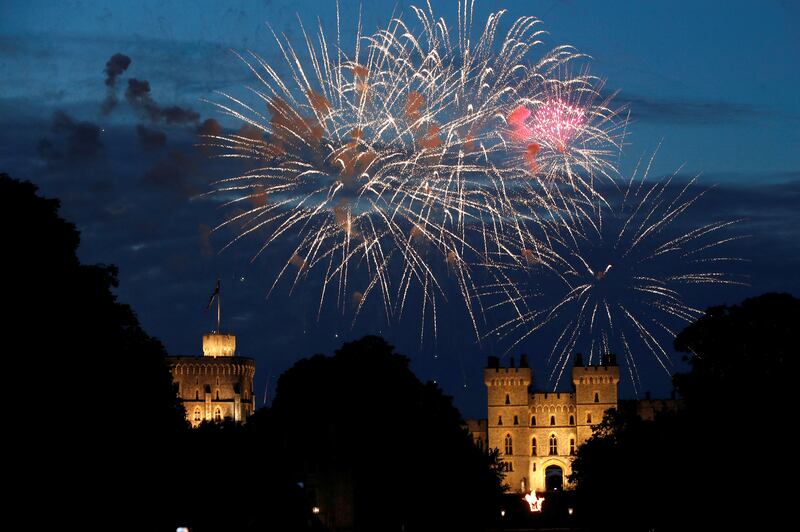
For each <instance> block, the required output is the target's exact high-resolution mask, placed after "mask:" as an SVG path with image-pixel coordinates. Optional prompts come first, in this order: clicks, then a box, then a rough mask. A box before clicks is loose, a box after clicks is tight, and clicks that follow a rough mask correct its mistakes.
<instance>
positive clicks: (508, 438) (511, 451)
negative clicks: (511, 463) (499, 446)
mask: <svg viewBox="0 0 800 532" xmlns="http://www.w3.org/2000/svg"><path fill="white" fill-rule="evenodd" d="M505 448H506V449H505V451H506V454H514V446H513V444H512V441H511V434H506V439H505Z"/></svg>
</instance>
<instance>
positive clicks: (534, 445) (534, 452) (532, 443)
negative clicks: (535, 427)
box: [531, 438, 536, 456]
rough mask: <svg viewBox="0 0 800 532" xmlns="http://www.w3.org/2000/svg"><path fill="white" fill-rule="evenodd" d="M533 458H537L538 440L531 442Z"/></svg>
mask: <svg viewBox="0 0 800 532" xmlns="http://www.w3.org/2000/svg"><path fill="white" fill-rule="evenodd" d="M531 456H536V438H534V439H532V440H531Z"/></svg>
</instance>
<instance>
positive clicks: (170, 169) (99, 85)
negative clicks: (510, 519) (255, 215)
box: [0, 0, 800, 417]
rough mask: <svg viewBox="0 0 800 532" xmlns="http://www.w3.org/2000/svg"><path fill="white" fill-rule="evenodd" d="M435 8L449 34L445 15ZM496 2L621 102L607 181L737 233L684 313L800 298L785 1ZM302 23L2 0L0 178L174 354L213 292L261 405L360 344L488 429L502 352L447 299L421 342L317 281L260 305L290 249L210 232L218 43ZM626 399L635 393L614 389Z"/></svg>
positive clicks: (227, 77) (220, 5)
mask: <svg viewBox="0 0 800 532" xmlns="http://www.w3.org/2000/svg"><path fill="white" fill-rule="evenodd" d="M410 4H411V3H409V2H394V1H365V2H364V5H365V6H366V8H365V9H364V14H363V19H364V22H363V24H364V28H365V32H371V31H372V30H374V29H376V28H377V27H378V26H379V25H383V24H385V23H386V22H387V20H388V18H389V16H390V14H391V12H392V11H393V10H394V11H395V12H396V13H398V14H405V15H410V9H409V5H410ZM432 4H433V6H434V10H435V11H436V13H437V14H438V15H440V16H443V17H445V18H446V19H447V20H448V22H449V24H450V25H451V26H454V25H455V17H456V11H455V2H432ZM696 4H702V5H696ZM498 9H508V14H507V15H506V16H505V21H506V24H505V25H504V27H507V26H508V24H509V23H510V22H511V21H513V20H514V19H515V18H516V17H518V16H523V15H534V16H537V17H539V18H541V19H543V20H544V23H545V27H546V29H547V30H548V31H549V35H548V36H547V38H546V43H545V45H546V46H547V47H551V46H555V45H558V44H564V43H568V44H572V45H574V46H576V47H577V48H578V49H579V50H580V51H582V52H584V53H587V54H589V55H591V56H592V61H591V63H590V66H591V70H592V72H593V73H594V74H596V75H598V76H600V77H602V78H604V79H605V80H606V81H607V88H608V89H609V90H612V91H614V90H619V91H620V93H619V95H618V96H617V99H616V100H617V102H618V103H619V104H629V106H630V107H629V108H630V113H631V114H630V116H631V122H630V124H629V126H628V135H627V137H626V146H625V151H624V153H623V155H622V159H621V168H622V171H623V175H625V173H626V172H627V171H629V170H630V169H632V168H633V167H634V166H635V165H636V163H637V162H638V161H639V160H640V159H641V158H642V157H645V158H647V157H649V156H650V155H651V154H652V153H653V151H655V150H656V149H658V155H657V157H656V159H655V163H654V166H653V170H652V172H651V177H653V178H658V177H660V176H665V175H671V174H673V173H674V172H676V171H677V172H678V175H677V180H678V181H681V180H686V179H691V178H692V177H695V176H697V175H698V174H700V175H701V177H700V181H699V185H698V187H701V188H702V187H713V189H712V190H710V191H709V193H708V194H706V196H705V197H704V200H703V202H702V203H701V204H700V205H699V206H698V208H696V209H693V210H692V212H691V213H688V214H687V217H688V218H687V219H686V220H684V221H685V222H686V223H703V222H707V221H710V220H715V219H736V218H744V219H745V220H744V221H743V222H741V223H740V224H738V226H737V228H736V232H737V234H739V235H744V236H747V238H745V239H742V240H739V241H736V242H734V243H732V244H731V246H730V247H728V248H727V249H728V250H729V251H730V253H731V254H732V255H736V256H739V257H742V258H745V259H748V261H749V262H748V263H747V264H746V266H745V267H743V268H742V269H741V271H740V272H739V273H741V274H743V275H747V277H748V283H749V286H746V287H728V288H725V289H720V288H714V289H697V290H696V291H691V292H690V293H689V294H687V297H686V299H687V301H688V302H690V303H691V304H693V305H695V306H697V307H699V308H704V307H706V306H709V305H712V304H721V303H735V302H738V301H741V300H742V299H744V298H745V297H748V296H751V295H756V294H760V293H763V292H768V291H786V292H790V293H793V294H794V295H796V296H797V295H800V275H798V272H800V132H798V131H799V130H800V90H798V87H800V69H798V68H797V67H798V65H799V64H800V4H798V3H796V2H793V1H790V0H785V1H763V2H762V1H758V2H757V1H752V2H737V1H731V2H724V3H723V2H694V1H675V0H667V1H654V2H633V1H628V2H626V1H616V2H592V1H588V0H587V1H577V0H575V1H567V0H565V1H557V2H553V1H541V2H529V1H522V0H519V1H507V2H489V1H486V0H484V1H481V2H478V5H477V6H476V10H475V19H476V20H484V19H485V17H486V15H487V14H488V13H489V12H491V11H496V10H498ZM298 11H300V17H301V18H302V21H303V22H304V23H305V24H306V25H307V26H313V25H314V24H315V18H316V17H317V16H318V17H319V18H320V19H321V20H322V23H323V25H324V26H325V27H326V29H328V31H330V32H333V31H335V4H334V3H333V2H329V1H318V2H297V1H285V0H273V1H260V2H251V1H228V2H216V1H195V0H193V1H191V2H190V1H176V2H162V1H160V0H159V1H156V0H139V1H136V2H122V1H106V2H101V1H97V2H91V1H65V2H57V3H56V2H51V1H40V0H26V1H18V0H11V1H6V2H2V4H1V5H0V79H1V80H2V82H0V171H3V172H7V173H9V174H10V175H11V176H13V177H15V178H18V179H24V180H30V181H32V182H34V183H35V184H37V185H38V186H39V187H40V191H41V193H42V194H44V195H45V196H50V197H58V198H60V199H61V200H62V205H63V206H62V215H63V216H64V217H65V218H67V219H68V220H71V221H73V222H75V223H76V224H77V226H78V228H79V229H80V231H81V240H82V242H81V248H80V250H79V255H80V258H81V260H82V261H83V262H84V263H98V262H99V263H113V264H116V265H118V266H119V268H120V288H119V290H118V294H119V298H120V300H121V301H123V302H125V303H129V304H130V305H132V307H133V308H134V310H135V311H136V312H137V314H138V316H139V319H140V321H141V322H142V324H143V326H144V328H145V330H146V331H147V332H148V333H150V334H152V335H154V336H156V337H158V338H159V339H161V340H162V341H163V342H164V344H165V346H166V348H167V350H168V351H169V352H170V354H176V355H177V354H184V355H185V354H198V355H199V354H200V352H201V349H200V347H201V346H200V336H201V334H203V333H204V332H207V331H208V330H210V329H211V328H213V327H214V320H215V316H214V314H213V313H206V312H204V307H205V304H206V302H207V300H208V297H209V295H210V293H211V291H212V290H213V287H214V283H215V280H216V278H217V277H220V278H221V279H222V305H223V329H224V330H227V331H230V332H233V333H235V334H237V335H238V351H239V353H240V354H242V355H245V356H252V357H255V358H256V360H257V363H258V371H257V376H256V392H257V395H258V396H259V406H260V404H261V399H262V397H263V395H264V391H265V387H266V385H267V382H268V380H269V387H270V392H269V393H270V394H272V393H273V391H274V385H275V382H276V379H277V376H278V375H279V374H280V373H281V372H282V371H283V370H285V369H286V368H287V367H289V366H290V365H291V364H292V363H293V362H294V361H295V360H297V359H298V358H301V357H304V356H308V355H311V354H313V353H316V352H323V353H330V352H332V351H333V350H334V349H335V348H337V347H338V346H340V345H341V343H342V342H343V341H346V340H348V339H354V338H358V337H360V336H362V335H364V334H368V333H376V334H381V335H383V336H384V337H385V338H387V339H388V340H389V341H390V342H391V343H392V344H394V345H395V346H396V347H397V348H398V350H399V351H400V352H402V353H404V354H406V355H408V356H410V357H411V359H412V368H413V369H414V370H415V372H416V373H417V374H418V375H419V376H420V377H421V378H423V379H434V380H436V381H437V382H439V384H440V385H441V386H442V387H443V389H444V390H445V392H447V393H448V394H451V395H453V396H454V397H455V400H456V405H457V406H458V407H459V408H460V409H461V411H462V413H463V414H464V415H465V416H467V417H480V416H485V410H484V408H485V403H484V401H485V399H484V390H483V384H482V372H481V368H482V367H483V366H484V364H485V361H486V356H487V355H491V354H497V355H503V354H504V353H506V350H507V348H508V345H507V343H503V342H502V341H495V340H493V339H492V338H488V339H485V340H484V341H483V342H482V343H481V344H480V345H479V344H478V343H476V340H475V337H474V335H472V334H471V333H470V331H469V326H468V324H467V322H466V321H465V319H464V318H463V308H462V306H459V305H458V304H457V303H454V304H452V305H449V306H445V308H443V309H440V316H439V318H440V319H439V333H438V337H437V338H435V339H434V338H432V337H431V335H430V331H426V335H425V337H424V338H423V339H422V340H420V323H419V319H418V316H416V314H415V312H413V311H412V312H409V313H408V315H407V316H406V317H405V318H404V319H403V320H401V321H400V322H399V323H391V324H387V322H386V320H385V318H383V317H382V314H381V312H380V307H376V310H377V311H370V312H367V313H365V314H363V315H362V316H360V317H359V318H358V320H356V322H355V324H354V325H353V314H352V309H351V308H348V307H347V306H345V308H337V306H336V305H335V304H331V305H326V306H324V307H323V309H322V311H321V313H320V316H319V318H318V316H317V312H318V300H319V291H318V287H317V286H315V279H314V278H313V277H312V278H311V279H309V282H308V283H307V286H306V285H301V286H299V287H297V288H296V289H295V290H294V291H292V292H291V293H290V290H289V289H290V286H289V285H287V284H286V283H283V284H281V285H279V286H278V288H277V289H276V290H275V291H274V292H273V293H272V294H271V295H270V297H269V298H267V291H268V289H269V287H270V286H271V283H272V280H273V279H274V274H275V271H276V268H278V267H279V266H280V265H281V261H285V260H286V255H285V252H286V250H285V249H281V248H280V247H278V248H276V249H274V250H269V251H267V252H266V253H264V254H262V255H261V256H260V257H259V258H258V259H257V260H255V261H251V258H252V257H253V254H254V252H255V251H256V250H257V244H258V243H257V242H255V241H249V242H244V243H242V244H241V245H236V246H233V247H232V248H229V249H227V250H225V251H223V252H220V248H221V247H222V246H223V245H224V244H225V243H226V242H227V240H226V238H225V235H221V234H217V233H215V234H210V228H211V227H213V226H215V225H216V224H218V223H219V222H220V221H221V220H223V219H224V217H225V216H226V214H229V213H226V212H225V211H224V210H223V209H221V208H220V204H219V202H217V201H213V200H208V199H203V198H198V197H197V195H198V194H200V193H202V192H205V191H207V190H208V187H209V183H210V182H211V181H213V180H214V179H217V178H220V177H227V176H230V175H234V174H235V172H236V169H234V168H232V167H231V165H230V163H225V162H221V161H218V160H209V159H208V157H207V156H206V154H204V153H203V151H202V150H200V149H198V148H197V147H196V146H195V145H196V143H197V137H196V131H197V128H198V126H199V125H200V124H201V123H202V122H203V121H204V120H205V119H208V118H215V119H217V120H219V121H220V123H221V124H222V125H223V127H225V128H227V129H229V130H234V129H236V128H238V127H239V125H240V124H236V123H235V122H233V121H231V120H230V119H227V118H224V117H222V116H221V115H219V114H218V113H216V112H215V110H214V108H213V107H212V106H211V105H210V104H209V103H207V102H205V101H204V100H205V99H210V100H214V98H215V96H214V91H220V90H221V91H231V92H233V93H236V94H241V93H242V89H243V87H244V86H245V85H248V84H253V83H254V80H253V78H252V75H251V74H250V73H249V72H248V71H247V70H246V68H245V67H244V66H243V65H242V64H241V63H240V62H239V61H238V60H237V59H236V58H235V56H234V55H233V54H232V53H231V50H237V51H243V50H247V49H252V50H254V51H257V52H258V53H259V54H261V55H262V56H264V57H265V58H267V59H269V60H273V61H275V62H276V63H280V62H281V61H282V60H281V59H279V58H278V57H277V52H278V50H277V48H276V46H275V42H274V39H273V38H272V36H271V34H270V30H269V27H268V25H267V23H269V24H270V25H271V26H272V27H273V28H274V29H275V30H276V32H283V33H285V34H286V35H287V36H289V37H291V38H299V37H300V32H299V25H298V19H297V16H296V12H298ZM341 11H342V32H343V36H342V40H343V42H345V43H351V42H352V41H353V39H352V35H353V31H354V28H355V23H354V21H355V19H356V17H357V13H358V3H356V2H349V1H342V2H341ZM543 49H544V48H543ZM116 53H121V54H125V55H127V56H129V57H130V58H131V60H132V62H131V64H130V66H129V67H128V68H127V70H126V71H125V72H124V73H122V74H121V75H120V76H119V78H118V79H117V81H116V88H113V87H112V88H110V87H109V85H107V84H106V83H105V82H106V80H107V73H106V72H105V71H104V69H105V65H106V62H107V61H108V60H109V58H111V57H112V56H113V55H114V54H116ZM130 78H136V79H138V80H146V81H147V82H149V86H150V92H149V95H147V96H146V97H145V99H142V98H140V99H138V100H135V99H131V100H129V99H126V97H125V94H124V93H125V88H126V87H127V86H128V80H129V79H130ZM114 95H115V97H116V105H113V102H114V100H113V97H114ZM659 146H660V147H659ZM5 260H8V259H5ZM6 281H7V282H13V280H6ZM316 281H318V279H316ZM552 341H553V338H552V337H551V336H549V335H548V334H543V335H539V336H533V337H531V338H530V339H529V340H527V341H525V342H524V343H523V344H521V345H520V346H518V347H516V348H514V350H513V351H512V352H510V353H508V354H509V355H515V354H518V353H519V352H527V353H528V354H529V356H530V357H532V358H533V360H534V367H535V369H536V370H537V371H539V372H541V371H542V370H543V369H544V368H543V366H544V362H543V357H544V355H546V354H547V353H548V352H549V351H550V345H551V344H552ZM109 356H114V354H113V353H109ZM675 358H676V360H679V355H676V357H675ZM678 367H680V364H678ZM642 371H643V375H642V384H643V388H644V389H647V390H652V391H653V393H654V394H655V395H662V396H663V395H665V394H667V393H668V392H669V389H670V383H669V379H668V377H667V376H666V375H665V374H664V373H663V372H659V371H658V369H657V368H656V367H655V366H654V364H652V363H650V362H647V361H643V364H642ZM376 378H380V376H376ZM536 381H537V384H539V385H543V384H544V383H543V382H542V379H536ZM565 387H566V384H565V383H562V389H564V388H565ZM622 391H623V395H630V394H631V388H630V386H629V384H626V383H623V386H622Z"/></svg>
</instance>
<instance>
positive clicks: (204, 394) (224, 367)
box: [167, 333, 256, 427]
mask: <svg viewBox="0 0 800 532" xmlns="http://www.w3.org/2000/svg"><path fill="white" fill-rule="evenodd" d="M167 362H168V364H169V368H170V371H171V372H172V380H173V382H174V383H175V384H176V385H177V387H178V397H180V399H181V401H182V402H183V406H184V408H185V409H186V419H188V420H189V422H190V423H191V425H192V427H196V426H198V425H199V424H200V423H202V422H203V421H222V420H225V419H231V420H233V421H245V420H246V419H247V418H248V417H250V415H252V414H253V412H254V411H255V408H256V400H255V396H254V395H253V376H254V375H255V372H256V363H255V360H253V359H252V358H246V357H240V356H236V336H234V335H232V334H222V333H210V334H206V335H204V336H203V356H202V357H191V356H176V357H167Z"/></svg>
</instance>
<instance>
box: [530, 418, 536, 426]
mask: <svg viewBox="0 0 800 532" xmlns="http://www.w3.org/2000/svg"><path fill="white" fill-rule="evenodd" d="M535 426H536V416H531V427H535Z"/></svg>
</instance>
